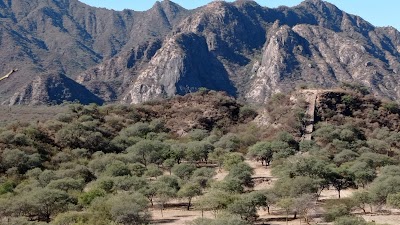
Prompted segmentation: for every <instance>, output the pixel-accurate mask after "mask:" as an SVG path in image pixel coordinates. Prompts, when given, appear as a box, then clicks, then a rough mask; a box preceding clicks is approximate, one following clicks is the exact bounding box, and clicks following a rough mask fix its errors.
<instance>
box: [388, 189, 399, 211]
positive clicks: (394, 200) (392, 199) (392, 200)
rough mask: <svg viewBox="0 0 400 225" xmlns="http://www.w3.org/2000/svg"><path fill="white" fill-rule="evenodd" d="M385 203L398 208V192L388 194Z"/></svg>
mask: <svg viewBox="0 0 400 225" xmlns="http://www.w3.org/2000/svg"><path fill="white" fill-rule="evenodd" d="M386 202H387V204H388V205H390V206H393V207H395V208H400V192H399V193H396V194H389V195H388V196H387V200H386Z"/></svg>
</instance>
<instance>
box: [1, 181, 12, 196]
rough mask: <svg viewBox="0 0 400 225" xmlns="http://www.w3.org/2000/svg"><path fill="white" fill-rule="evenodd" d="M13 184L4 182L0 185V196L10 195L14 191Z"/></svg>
mask: <svg viewBox="0 0 400 225" xmlns="http://www.w3.org/2000/svg"><path fill="white" fill-rule="evenodd" d="M14 188H15V184H14V183H13V182H11V181H6V182H4V183H2V184H1V185H0V195H4V194H7V193H12V192H13V191H14Z"/></svg>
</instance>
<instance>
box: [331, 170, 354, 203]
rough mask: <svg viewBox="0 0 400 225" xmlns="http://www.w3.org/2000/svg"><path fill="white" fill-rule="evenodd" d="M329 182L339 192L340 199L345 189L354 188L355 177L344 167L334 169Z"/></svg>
mask: <svg viewBox="0 0 400 225" xmlns="http://www.w3.org/2000/svg"><path fill="white" fill-rule="evenodd" d="M329 180H330V183H331V184H332V186H333V187H334V188H335V189H336V190H337V192H338V196H339V198H340V197H341V196H340V193H341V191H342V190H343V189H346V188H348V187H352V186H354V176H353V175H352V174H351V173H350V172H349V171H348V170H347V169H346V168H343V167H340V168H334V169H333V170H332V172H331V174H330V176H329Z"/></svg>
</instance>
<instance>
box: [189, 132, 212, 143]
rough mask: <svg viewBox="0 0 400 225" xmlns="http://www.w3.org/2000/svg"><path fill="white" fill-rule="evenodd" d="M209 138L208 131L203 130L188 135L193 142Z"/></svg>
mask: <svg viewBox="0 0 400 225" xmlns="http://www.w3.org/2000/svg"><path fill="white" fill-rule="evenodd" d="M207 136H208V131H207V130H202V129H194V130H191V131H190V132H189V133H188V137H189V138H190V140H192V141H202V140H203V139H204V138H206V137H207Z"/></svg>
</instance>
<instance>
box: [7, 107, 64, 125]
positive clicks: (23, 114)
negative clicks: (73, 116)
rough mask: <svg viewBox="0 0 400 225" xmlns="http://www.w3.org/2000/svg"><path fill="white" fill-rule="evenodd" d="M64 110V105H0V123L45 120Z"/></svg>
mask: <svg viewBox="0 0 400 225" xmlns="http://www.w3.org/2000/svg"><path fill="white" fill-rule="evenodd" d="M66 111H67V107H65V106H0V125H4V124H7V123H12V122H22V123H29V122H34V121H45V120H48V119H52V118H55V117H56V115H57V114H59V113H63V112H66Z"/></svg>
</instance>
